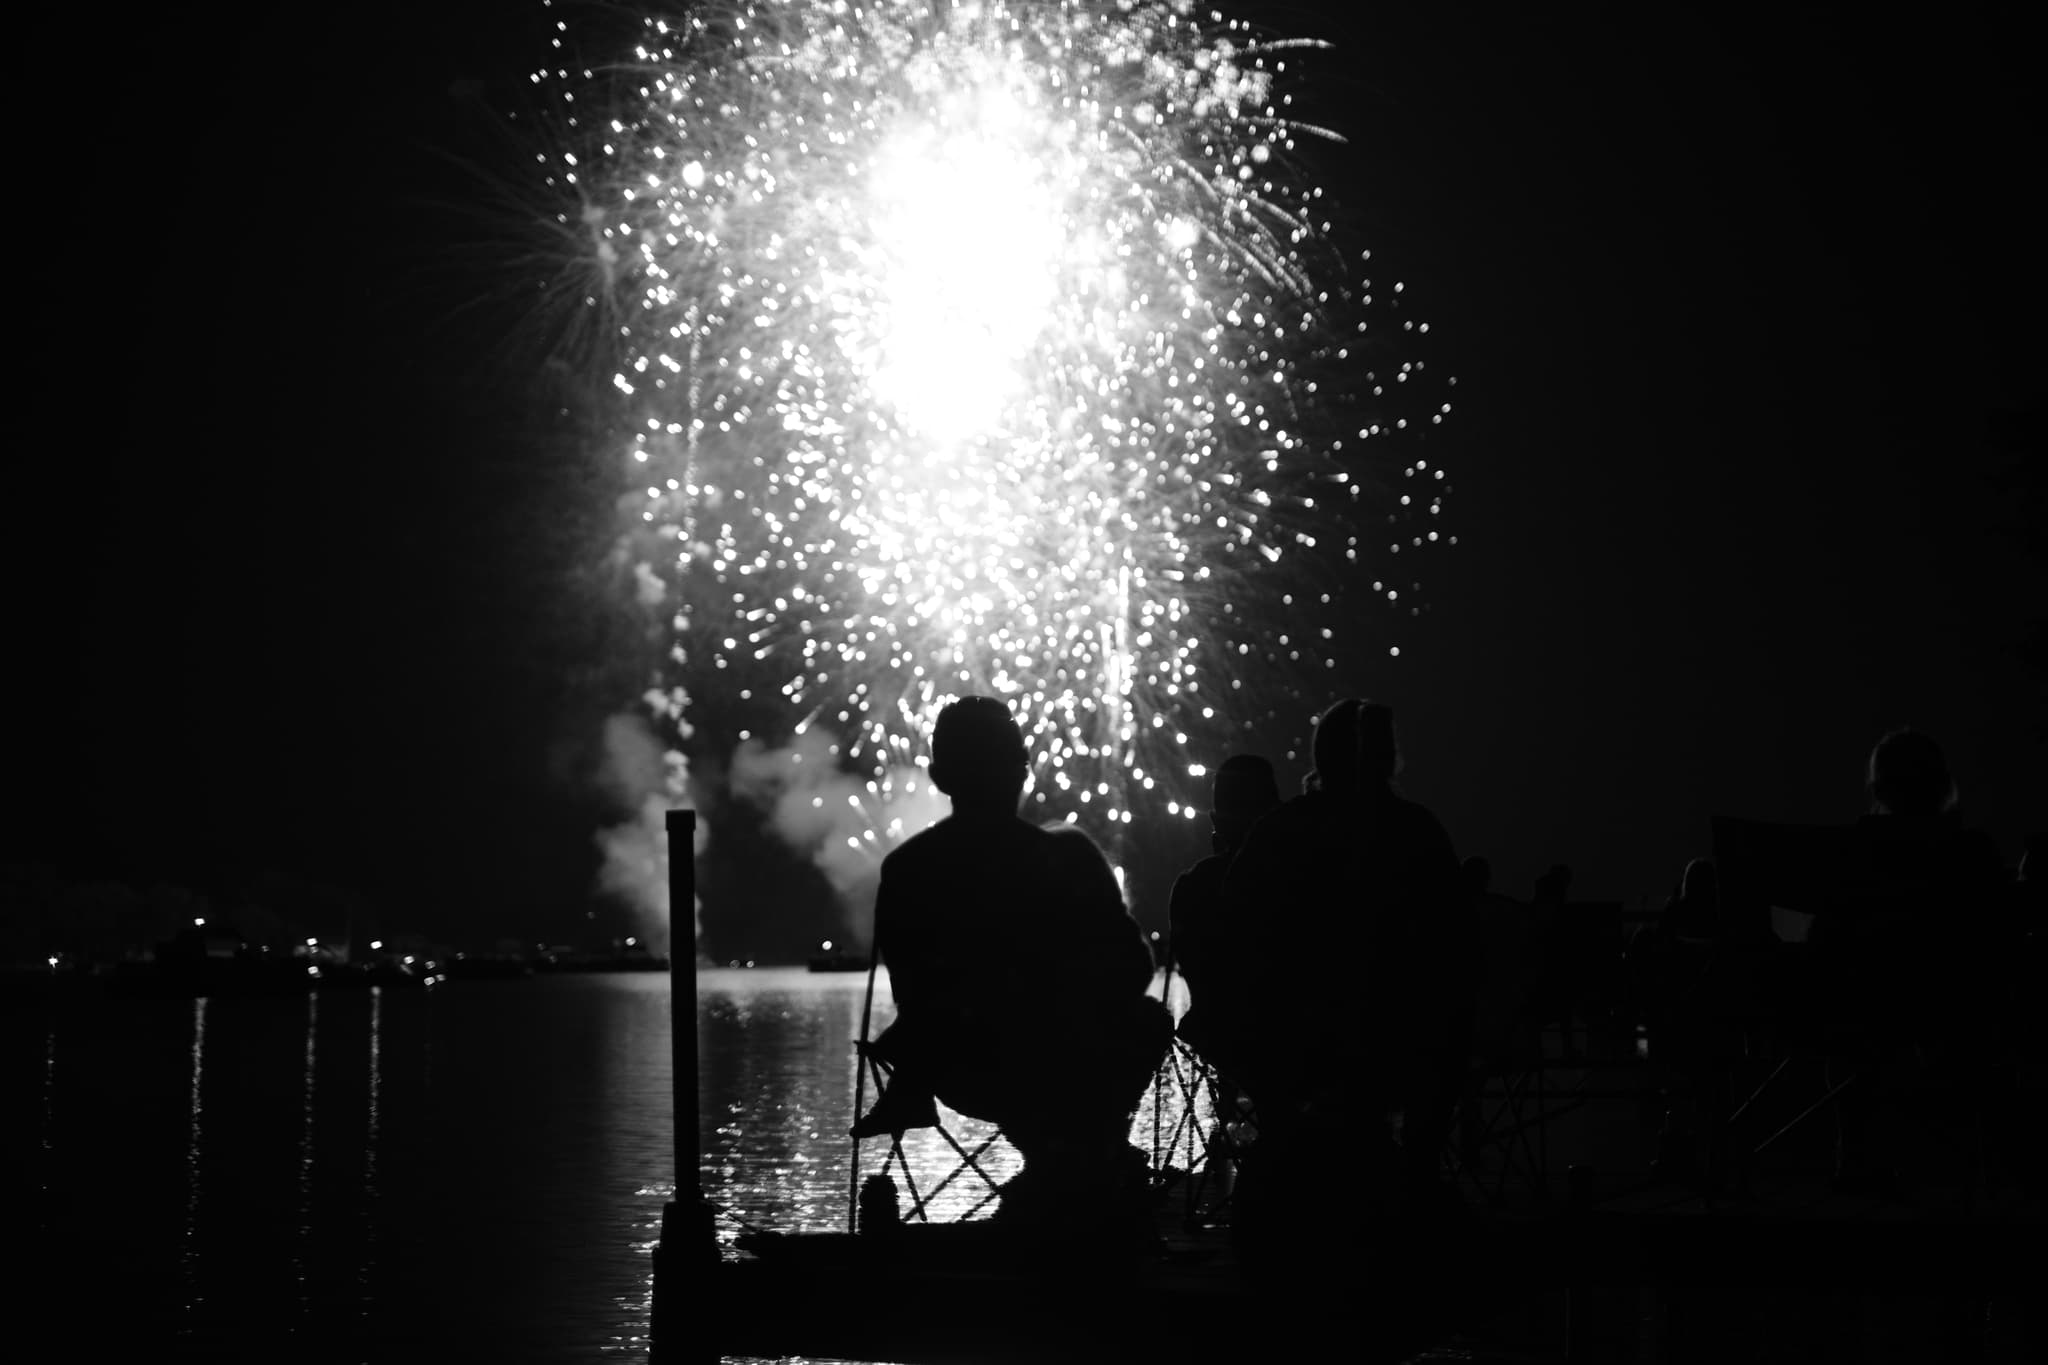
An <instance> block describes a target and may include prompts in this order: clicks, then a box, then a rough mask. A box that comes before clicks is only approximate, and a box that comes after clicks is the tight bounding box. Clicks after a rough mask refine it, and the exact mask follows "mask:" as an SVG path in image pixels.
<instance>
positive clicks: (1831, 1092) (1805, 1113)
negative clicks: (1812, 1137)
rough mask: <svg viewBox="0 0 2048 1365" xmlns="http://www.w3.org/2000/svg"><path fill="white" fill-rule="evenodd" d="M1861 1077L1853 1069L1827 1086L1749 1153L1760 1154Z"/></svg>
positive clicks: (1861, 1073) (1833, 1100)
mask: <svg viewBox="0 0 2048 1365" xmlns="http://www.w3.org/2000/svg"><path fill="white" fill-rule="evenodd" d="M1862 1078H1863V1072H1861V1071H1853V1072H1851V1073H1849V1075H1848V1076H1846V1077H1845V1078H1843V1079H1842V1080H1840V1081H1838V1082H1836V1083H1835V1084H1834V1085H1832V1086H1829V1087H1828V1089H1827V1092H1826V1093H1825V1094H1823V1095H1822V1096H1821V1097H1820V1098H1819V1099H1817V1100H1815V1101H1814V1102H1813V1103H1812V1104H1809V1105H1807V1106H1806V1108H1804V1109H1802V1110H1800V1111H1799V1115H1798V1117H1796V1118H1794V1119H1793V1120H1792V1121H1791V1122H1790V1123H1788V1124H1786V1125H1785V1126H1784V1127H1782V1128H1780V1129H1779V1130H1778V1131H1777V1132H1775V1133H1773V1134H1771V1135H1770V1136H1769V1137H1767V1138H1765V1139H1764V1140H1763V1141H1762V1142H1759V1143H1758V1144H1757V1145H1756V1147H1755V1148H1754V1149H1753V1150H1752V1151H1751V1152H1750V1155H1751V1156H1761V1155H1762V1154H1763V1152H1764V1149H1765V1148H1767V1147H1769V1146H1770V1145H1771V1144H1772V1143H1774V1142H1776V1141H1777V1140H1778V1139H1779V1138H1781V1137H1783V1136H1785V1134H1787V1133H1789V1132H1791V1131H1792V1130H1793V1129H1794V1128H1797V1127H1798V1126H1799V1125H1800V1124H1802V1123H1804V1122H1806V1120H1807V1119H1809V1118H1811V1117H1812V1116H1813V1115H1815V1114H1817V1113H1819V1112H1820V1111H1821V1110H1822V1109H1824V1108H1826V1107H1827V1106H1828V1105H1830V1104H1833V1103H1834V1102H1835V1101H1836V1100H1837V1099H1838V1098H1840V1096H1841V1094H1842V1092H1843V1091H1845V1090H1847V1089H1848V1088H1849V1087H1850V1086H1852V1085H1854V1084H1856V1082H1857V1081H1859V1080H1861V1079H1862Z"/></svg>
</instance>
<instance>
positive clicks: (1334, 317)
mask: <svg viewBox="0 0 2048 1365" xmlns="http://www.w3.org/2000/svg"><path fill="white" fill-rule="evenodd" d="M1318 46H1320V44H1316V43H1311V42H1306V41H1287V40H1274V39H1269V38H1264V37H1260V36H1257V35H1255V34H1254V32H1253V31H1252V30H1251V29H1250V27H1249V26H1244V25H1240V24H1238V23H1236V22H1235V21H1227V20H1223V19H1221V18H1220V17H1218V16H1213V15H1210V14H1209V13H1208V11H1206V10H1203V11H1197V10H1196V9H1195V8H1194V7H1193V6H1192V5H1190V4H1187V3H1184V0H1158V2H1155V3H1142V2H1140V0H1122V2H1121V3H1116V2H1114V0H1103V2H1097V3H1084V2H1083V0H1065V2H1064V3H1062V2H1060V0H1046V2H1045V3H1024V2H1022V0H1016V2H1013V3H997V2H995V0H990V2H988V3H957V4H945V3H930V4H918V3H895V4H892V3H886V2H884V3H876V4H871V5H865V6H861V5H854V4H850V3H847V0H785V2H784V3H757V4H751V5H729V6H724V7H720V6H715V5H714V6H699V7H695V8H693V9H691V10H689V11H688V12H687V14H686V15H685V17H681V18H678V19H664V18H649V19H648V20H646V24H645V28H644V30H643V32H642V33H641V35H640V41H639V47H638V50H637V53H636V54H635V61H634V63H633V65H632V66H631V67H630V69H629V72H628V79H626V80H625V81H623V82H620V83H617V84H615V86H614V87H613V89H612V92H611V98H610V101H609V103H608V105H607V107H606V108H605V109H604V111H603V115H602V116H601V117H600V118H597V119H595V120H593V119H592V118H591V117H590V116H589V115H588V113H587V112H586V113H585V114H584V115H583V116H582V117H581V118H580V120H577V121H575V122H576V126H577V129H578V132H579V135H580V136H582V137H584V138H585V143H586V145H582V146H580V147H578V148H577V149H576V151H575V154H571V153H570V152H569V151H567V150H563V151H561V152H560V153H559V154H558V156H557V158H556V161H555V163H554V164H553V166H552V173H553V175H554V177H555V179H556V181H557V182H558V183H559V184H561V185H563V186H564V187H569V188H573V189H574V191H575V193H576V195H577V196H579V200H580V202H586V203H591V204H595V205H598V206H600V207H601V208H602V209H603V212H602V214H600V215H597V216H595V217H593V218H592V219H591V220H590V221H591V222H592V223H593V224H594V225H595V226H594V227H593V234H594V238H595V240H596V241H597V243H598V248H599V249H600V250H601V251H604V252H608V253H609V254H607V255H606V256H605V257H604V259H605V260H606V261H607V262H616V272H617V277H618V279H619V281H620V288H622V289H625V290H628V291H630V294H629V298H628V301H627V302H626V304H625V305H624V306H617V305H615V306H616V311H617V316H618V318H619V319H620V328H621V338H620V339H621V341H622V343H623V344H624V355H625V362H624V363H623V365H621V366H620V367H619V370H618V373H617V374H616V375H615V376H614V377H613V386H614V388H615V389H616V391H617V393H618V394H619V395H620V396H621V397H622V398H623V400H624V401H625V402H626V403H627V405H628V410H629V411H630V412H631V414H632V421H633V426H632V431H633V432H634V433H635V434H634V435H633V436H632V437H631V444H630V454H631V456H632V459H633V460H634V461H635V465H634V468H635V469H636V471H637V474H638V475H639V480H638V481H639V484H640V486H641V487H642V488H643V489H644V503H643V504H642V505H641V506H640V508H639V518H640V523H641V532H640V535H639V539H638V540H637V542H636V544H637V546H638V549H639V551H640V553H641V554H642V555H643V556H644V558H645V560H646V562H647V564H648V565H649V566H651V572H652V573H653V574H654V575H657V576H658V577H659V578H660V579H661V580H662V582H663V585H664V590H663V591H662V592H661V593H660V594H659V600H660V601H661V602H662V603H663V604H664V606H663V610H664V611H665V612H669V613H671V617H670V620H669V625H670V627H671V630H672V640H671V644H672V649H671V652H670V655H669V665H668V672H667V675H666V676H665V677H664V678H663V679H662V682H661V685H660V686H659V687H657V688H656V689H655V691H654V692H653V693H652V694H651V697H650V700H651V702H652V704H653V705H654V706H655V709H656V710H657V711H659V712H661V713H662V714H663V716H664V717H665V718H666V719H667V720H668V721H669V722H671V723H672V724H673V725H675V726H677V727H678V729H679V730H680V729H682V728H685V727H686V724H687V720H688V718H687V717H686V715H685V711H686V709H687V707H688V701H687V698H688V696H689V695H690V693H691V692H698V693H700V694H701V693H702V692H703V691H704V690H705V689H707V688H715V689H718V690H719V691H722V692H726V691H729V692H731V693H734V694H737V695H757V696H763V697H776V698H779V699H780V702H781V704H782V705H783V707H784V708H785V712H784V713H785V715H786V717H787V723H788V724H789V725H790V726H792V727H800V726H802V725H808V724H811V723H816V724H818V725H819V726H821V727H822V728H824V729H826V730H829V731H830V732H832V733H833V734H835V735H838V736H840V737H842V738H843V741H844V747H843V751H841V752H839V754H838V759H839V761H840V762H842V763H844V764H846V765H848V766H850V767H851V768H852V769H854V770H856V771H862V772H866V773H869V774H871V775H872V776H873V777H874V778H875V780H876V781H875V783H874V784H871V785H870V786H869V788H868V791H869V793H870V794H871V796H872V799H871V800H869V801H867V802H866V805H867V807H869V808H870V809H871V813H872V815H873V819H872V821H871V822H870V824H869V828H868V829H867V831H866V833H865V834H862V835H859V836H856V837H853V838H850V839H849V841H848V842H849V844H850V846H852V847H855V848H858V847H859V846H860V845H861V842H862V840H863V839H865V840H866V841H867V842H868V843H870V844H877V845H878V846H885V845H886V844H888V843H890V842H893V840H894V838H895V837H898V831H897V830H896V829H895V828H894V827H892V825H891V820H892V816H891V813H890V811H891V799H892V793H894V792H895V791H897V790H898V789H900V788H902V787H904V786H906V785H907V784H910V783H914V781H915V770H916V767H917V765H918V761H919V758H920V755H921V753H922V746H923V744H924V740H925V736H926V735H927V734H928V733H929V730H930V724H931V720H932V718H933V717H934V716H935V714H936V713H937V711H938V709H939V708H940V707H941V706H943V705H944V704H945V702H946V701H948V700H949V699H951V698H953V697H956V696H960V695H965V694H969V693H987V694H992V695H996V696H999V697H1003V698H1005V699H1006V700H1008V701H1009V702H1010V703H1011V704H1012V706H1013V707H1014V708H1015V709H1016V710H1017V712H1018V714H1019V715H1020V717H1022V718H1024V719H1025V721H1026V723H1027V727H1028V728H1029V729H1030V730H1031V732H1032V740H1033V745H1032V748H1033V753H1034V755H1035V759H1036V765H1037V766H1036V768H1035V771H1034V773H1033V786H1032V792H1033V795H1032V800H1033V801H1034V802H1035V803H1037V805H1038V808H1039V809H1040V810H1041V811H1042V812H1043V813H1044V814H1045V815H1047V816H1048V817H1051V816H1067V817H1070V818H1071V817H1072V816H1074V815H1076V814H1078V815H1079V817H1080V818H1081V819H1082V820H1083V821H1085V822H1086V823H1088V824H1089V825H1090V826H1091V827H1093V828H1095V829H1097V830H1101V829H1105V828H1107V827H1108V826H1109V825H1113V824H1122V823H1127V822H1128V821H1129V820H1130V817H1131V797H1132V795H1133V794H1134V793H1135V794H1139V795H1142V796H1143V797H1144V799H1145V801H1146V802H1147V804H1148V805H1149V804H1151V803H1154V802H1157V803H1158V804H1159V805H1160V806H1162V807H1164V805H1165V804H1166V803H1165V797H1166V795H1167V794H1168V793H1178V794H1180V795H1182V796H1186V795H1189V794H1191V793H1193V792H1195V791H1198V790H1199V789H1200V785H1201V784H1200V783H1199V781H1197V780H1196V779H1195V778H1193V777H1191V776H1190V775H1189V764H1190V761H1191V760H1196V759H1203V760H1210V761H1213V759H1214V758H1215V757H1216V756H1218V754H1219V753H1220V752H1221V751H1223V750H1224V749H1227V748H1228V747H1230V746H1231V745H1232V744H1233V742H1234V740H1235V738H1236V737H1237V736H1239V735H1241V734H1242V732H1243V727H1244V726H1245V725H1247V724H1251V723H1253V722H1256V721H1260V720H1264V719H1266V718H1267V716H1268V715H1269V714H1270V711H1271V708H1272V707H1273V706H1274V705H1276V704H1278V703H1279V702H1280V701H1281V700H1283V699H1288V698H1292V697H1294V696H1296V695H1300V694H1302V693H1304V692H1306V693H1307V694H1309V695H1311V696H1313V697H1315V698H1320V697H1321V696H1323V695H1325V694H1326V693H1327V692H1328V691H1329V690H1330V687H1331V680H1332V676H1333V675H1332V673H1331V672H1330V671H1329V670H1332V669H1335V668H1336V667H1337V663H1338V657H1339V656H1338V653H1337V651H1338V650H1339V648H1340V647H1343V646H1344V645H1345V643H1346V642H1347V641H1349V642H1350V643H1352V644H1355V643H1356V642H1357V641H1356V637H1357V636H1358V634H1359V633H1360V631H1361V627H1362V623H1363V621H1364V620H1365V619H1366V618H1367V616H1368V611H1369V609H1370V610H1384V609H1385V608H1386V604H1387V603H1389V602H1392V601H1393V600H1394V594H1395V592H1397V591H1398V590H1399V589H1411V590H1412V584H1411V583H1410V582H1409V581H1403V582H1401V583H1400V584H1398V585H1394V584H1386V585H1384V586H1382V585H1377V584H1375V585H1372V586H1371V588H1370V590H1368V585H1367V584H1366V583H1365V582H1354V581H1353V580H1354V579H1355V578H1356V577H1357V576H1358V575H1359V574H1361V573H1365V574H1366V575H1367V577H1370V576H1372V574H1374V573H1377V574H1378V575H1380V576H1381V577H1384V576H1385V575H1386V574H1387V573H1388V572H1389V570H1386V569H1375V570H1371V571H1369V572H1368V571H1367V570H1366V569H1365V568H1364V566H1363V565H1362V564H1361V563H1360V560H1361V558H1364V559H1369V560H1371V561H1372V562H1373V563H1374V564H1379V563H1382V562H1385V563H1390V564H1394V565H1398V566H1401V567H1403V568H1404V569H1405V568H1406V567H1407V566H1406V565H1403V564H1402V563H1401V561H1405V560H1407V559H1408V558H1409V555H1408V554H1402V555H1400V556H1399V557H1398V559H1393V560H1385V561H1383V560H1382V555H1383V554H1384V552H1385V550H1386V548H1387V547H1388V546H1390V545H1396V544H1399V545H1402V547H1403V548H1404V549H1406V548H1408V547H1407V545H1406V544H1405V542H1408V541H1410V540H1412V541H1413V542H1414V545H1415V546H1420V545H1422V544H1424V543H1425V542H1424V540H1423V539H1422V534H1423V533H1424V532H1428V533H1429V542H1428V543H1431V544H1434V543H1436V536H1435V534H1434V531H1435V529H1436V527H1437V525H1438V513H1439V511H1440V509H1441V503H1442V498H1443V496H1444V494H1446V493H1447V492H1448V491H1449V489H1448V487H1447V486H1446V485H1445V483H1444V482H1443V481H1442V478H1441V474H1440V472H1438V477H1437V478H1435V479H1429V480H1428V481H1427V485H1426V486H1424V484H1423V482H1422V480H1420V479H1417V478H1416V476H1415V474H1414V471H1413V469H1410V470H1409V471H1408V474H1407V477H1406V478H1405V479H1403V478H1399V477H1398V475H1399V472H1400V471H1399V470H1398V465H1399V464H1400V462H1401V457H1400V456H1399V455H1397V454H1383V453H1382V451H1383V450H1387V451H1391V450H1394V449H1405V448H1406V447H1395V446H1394V445H1393V443H1392V441H1390V440H1387V439H1384V438H1385V437H1390V436H1392V434H1393V433H1394V432H1395V431H1396V430H1404V431H1405V430H1406V428H1407V427H1408V426H1411V425H1412V426H1415V427H1422V426H1426V425H1430V423H1424V422H1422V421H1421V420H1420V418H1419V417H1418V418H1417V420H1416V421H1414V422H1413V423H1409V422H1408V421H1407V420H1406V419H1400V420H1399V421H1398V422H1397V421H1396V420H1394V419H1391V418H1389V417H1386V416H1385V415H1384V414H1385V413H1386V411H1387V404H1388V402H1389V401H1390V400H1389V399H1388V396H1387V391H1391V390H1395V389H1397V388H1398V389H1400V390H1402V392H1401V393H1400V395H1399V396H1401V397H1403V398H1407V397H1411V396H1414V395H1415V391H1416V390H1419V389H1420V387H1421V386H1420V384H1419V383H1416V382H1415V381H1417V380H1419V379H1420V377H1421V372H1422V363H1421V362H1420V361H1410V362H1408V363H1406V364H1398V363H1393V362H1388V361H1387V360H1386V358H1385V352H1383V351H1382V350H1381V347H1382V345H1383V344H1386V343H1383V342H1382V340H1381V337H1380V332H1381V331H1383V330H1384V331H1386V332H1388V333H1390V334H1393V333H1398V332H1400V328H1399V327H1398V326H1397V325H1395V324H1391V323H1386V322H1384V320H1383V321H1382V322H1380V323H1377V324H1375V325H1374V327H1373V328H1372V329H1371V330H1369V329H1368V327H1367V325H1366V322H1365V320H1364V319H1365V318H1366V317H1367V314H1368V311H1369V310H1370V309H1371V307H1372V304H1373V300H1372V286H1371V283H1370V281H1368V280H1366V279H1365V278H1363V276H1362V274H1361V273H1360V266H1361V262H1360V260H1359V259H1358V257H1357V254H1356V253H1351V254H1350V255H1348V256H1347V254H1346V253H1344V252H1343V251H1341V250H1339V248H1338V247H1337V246H1336V245H1335V244H1334V242H1333V240H1332V235H1331V228H1330V224H1329V223H1328V222H1327V221H1326V220H1325V215H1327V214H1328V213H1329V212H1330V208H1329V206H1328V205H1326V204H1325V203H1324V202H1323V190H1322V188H1321V187H1320V186H1319V185H1317V184H1316V183H1314V181H1313V178H1312V177H1311V176H1310V175H1309V174H1308V172H1307V170H1306V169H1305V168H1304V166H1303V164H1302V160H1301V158H1300V157H1299V155H1298V150H1299V149H1298V148H1297V140H1298V139H1302V138H1307V137H1327V136H1329V135H1328V134H1325V133H1322V132H1320V131H1319V130H1311V129H1307V128H1304V127H1302V126H1301V125H1299V124H1296V123H1294V122H1291V121H1290V120H1289V119H1288V117H1287V113H1286V108H1287V105H1288V103H1289V96H1288V94H1287V90H1286V81H1287V80H1288V79H1289V77H1288V76H1287V74H1286V72H1287V67H1288V65H1289V63H1290V61H1291V60H1294V61H1295V63H1296V65H1297V66H1298V65H1299V62H1298V60H1296V59H1298V58H1299V57H1300V56H1301V55H1303V53H1304V51H1305V50H1307V49H1312V48H1315V47H1318ZM566 74H567V73H566V70H564V71H562V72H547V73H540V75H538V76H537V77H536V79H540V78H541V76H547V77H557V76H563V77H565V76H566ZM587 103H588V102H586V107H587ZM1397 288H1398V286H1397ZM1391 307H1392V297H1391V293H1389V294H1388V297H1387V298H1385V299H1383V300H1382V301H1381V302H1380V304H1379V308H1380V309H1381V310H1382V313H1384V311H1385V310H1388V309H1390V308H1391ZM1375 316H1382V314H1375ZM1413 335H1414V334H1413V333H1412V332H1408V333H1404V334H1402V335H1401V336H1400V337H1399V338H1398V339H1400V340H1403V341H1412V339H1413ZM1396 339H1397V338H1396V337H1395V336H1393V335H1390V336H1389V337H1388V339H1387V341H1388V342H1389V343H1390V342H1392V341H1394V340H1396ZM1376 399H1377V401H1376ZM1442 411H1448V405H1445V406H1444V408H1443V409H1442ZM1361 412H1371V413H1374V414H1379V415H1378V416H1377V417H1375V418H1370V419H1369V418H1364V417H1361V416H1360V413H1361ZM1430 415H1431V416H1432V417H1440V416H1441V415H1442V412H1441V411H1440V412H1435V413H1432V414H1430ZM1406 439H1412V437H1410V438H1406ZM1390 465H1392V466H1395V467H1396V468H1389V466H1390ZM1418 467H1419V466H1418ZM1390 475H1393V476H1396V477H1389V476H1390ZM1395 482H1400V483H1403V484H1405V485H1406V488H1405V491H1407V492H1408V493H1409V494H1410V495H1411V496H1410V497H1408V498H1402V499H1400V501H1399V503H1398V505H1397V504H1396V502H1395V498H1394V496H1393V493H1394V492H1396V491H1404V490H1393V489H1391V488H1390V487H1389V485H1391V484H1393V483H1395ZM1417 523H1427V525H1426V526H1420V527H1418V526H1417V525H1416V524H1417ZM1445 543H1448V540H1447V541H1446V542H1445ZM1406 606H1407V604H1406V603H1404V604H1403V608H1404V609H1405V608H1406ZM1378 652H1379V654H1380V656H1381V657H1383V658H1384V657H1386V655H1387V651H1386V649H1385V647H1384V646H1382V647H1381V648H1380V649H1379V651H1378ZM1159 788H1163V789H1164V790H1158V789H1159Z"/></svg>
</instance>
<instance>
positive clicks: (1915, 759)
mask: <svg viewBox="0 0 2048 1365" xmlns="http://www.w3.org/2000/svg"><path fill="white" fill-rule="evenodd" d="M1869 781H1870V801H1871V805H1872V806H1873V807H1874V808H1875V809H1876V811H1877V813H1878V814H1879V815H1920V816H1927V815H1940V814H1942V813H1943V812H1944V811H1948V810H1952V809H1954V807H1955V804H1956V780H1955V778H1954V777H1952V776H1950V775H1949V770H1948V760H1947V759H1946V758H1944V757H1943V756H1942V752H1941V746H1940V745H1939V744H1936V743H1935V742H1934V740H1933V739H1931V738H1930V737H1929V736H1927V735H1924V734H1922V733H1920V732H1919V731H1918V730H1912V729H1898V730H1894V731H1892V732H1891V733H1890V734H1888V735H1886V736H1885V737H1884V738H1883V739H1880V740H1879V741H1878V742H1877V747H1876V748H1874V749H1872V750H1871V751H1870V773H1869Z"/></svg>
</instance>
